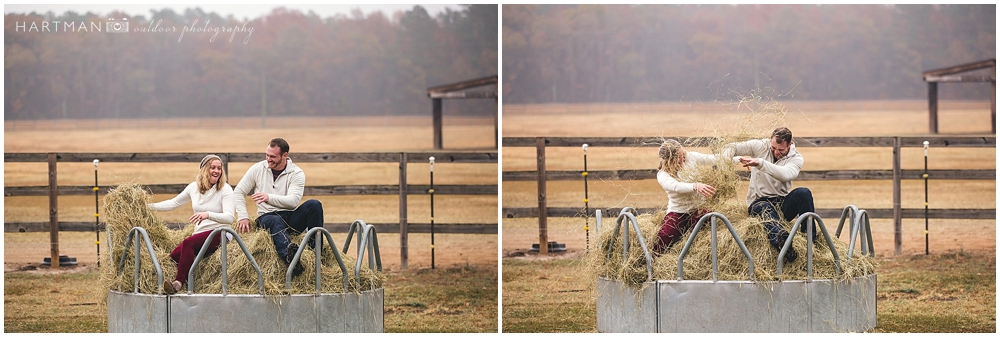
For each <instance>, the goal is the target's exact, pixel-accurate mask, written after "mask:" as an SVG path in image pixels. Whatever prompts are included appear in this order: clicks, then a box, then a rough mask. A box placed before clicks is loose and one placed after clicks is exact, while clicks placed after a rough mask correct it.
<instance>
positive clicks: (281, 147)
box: [267, 138, 288, 154]
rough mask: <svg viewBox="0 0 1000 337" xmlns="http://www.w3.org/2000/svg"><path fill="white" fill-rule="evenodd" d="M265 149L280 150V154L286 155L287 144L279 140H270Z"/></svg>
mask: <svg viewBox="0 0 1000 337" xmlns="http://www.w3.org/2000/svg"><path fill="white" fill-rule="evenodd" d="M267 147H277V148H278V149H279V150H281V154H285V153H288V142H286V141H285V140H284V139H281V138H275V139H272V140H271V142H270V143H268V144H267Z"/></svg>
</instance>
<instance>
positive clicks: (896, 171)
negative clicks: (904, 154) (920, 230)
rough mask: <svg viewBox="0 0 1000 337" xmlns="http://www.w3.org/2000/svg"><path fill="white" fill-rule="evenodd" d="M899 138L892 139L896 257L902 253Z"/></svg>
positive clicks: (893, 216) (893, 217) (893, 215)
mask: <svg viewBox="0 0 1000 337" xmlns="http://www.w3.org/2000/svg"><path fill="white" fill-rule="evenodd" d="M900 173H901V172H900V168H899V137H893V138H892V219H893V220H892V221H893V227H894V228H895V234H894V236H893V242H894V243H895V249H896V250H895V252H896V255H899V254H902V253H903V220H902V216H903V210H902V207H901V206H900V199H901V192H900V186H899V185H900V176H901V174H900Z"/></svg>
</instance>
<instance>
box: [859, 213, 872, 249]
mask: <svg viewBox="0 0 1000 337" xmlns="http://www.w3.org/2000/svg"><path fill="white" fill-rule="evenodd" d="M862 212H863V213H861V215H860V216H859V218H862V219H864V220H865V237H867V238H868V256H870V257H875V245H874V243H873V242H872V224H871V219H869V218H868V212H866V211H864V210H862ZM861 253H862V254H863V253H864V251H862V252H861Z"/></svg>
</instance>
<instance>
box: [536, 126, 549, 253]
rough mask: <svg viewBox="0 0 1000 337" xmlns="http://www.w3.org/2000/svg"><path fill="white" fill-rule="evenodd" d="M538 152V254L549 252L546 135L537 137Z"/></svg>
mask: <svg viewBox="0 0 1000 337" xmlns="http://www.w3.org/2000/svg"><path fill="white" fill-rule="evenodd" d="M535 150H536V153H537V154H538V254H541V255H548V254H549V233H548V231H549V230H548V223H547V220H546V217H548V213H549V212H548V210H547V209H546V207H545V204H546V200H545V198H546V196H545V137H537V138H535Z"/></svg>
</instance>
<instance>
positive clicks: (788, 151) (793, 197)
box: [723, 127, 816, 263]
mask: <svg viewBox="0 0 1000 337" xmlns="http://www.w3.org/2000/svg"><path fill="white" fill-rule="evenodd" d="M723 155H724V156H726V158H729V157H733V156H740V157H735V158H733V161H734V162H736V161H738V162H739V163H740V164H742V165H743V167H746V168H748V169H749V170H750V188H749V190H748V191H747V211H748V212H749V213H750V215H751V216H759V217H761V218H763V219H764V221H765V222H764V228H765V229H766V230H767V239H768V241H769V242H770V243H771V246H772V247H774V248H775V249H777V250H778V251H781V247H782V246H784V244H785V240H786V239H788V232H787V231H786V230H785V229H784V228H782V227H781V224H780V223H779V222H778V219H779V216H780V215H784V217H783V218H784V219H785V221H792V220H793V219H795V217H797V216H799V215H800V214H803V213H807V212H815V211H816V208H815V206H814V205H813V197H812V192H811V191H809V189H808V188H805V187H799V188H796V189H791V188H792V180H793V179H795V178H796V177H798V175H799V171H800V170H801V169H802V163H803V158H802V155H801V154H799V152H798V151H796V150H795V144H794V143H793V142H792V131H791V130H788V128H785V127H779V128H777V129H774V132H773V133H771V138H770V139H766V138H765V139H754V140H748V141H745V142H740V143H732V144H727V145H726V146H725V147H724V148H723ZM742 156H748V157H749V158H747V157H742ZM779 210H780V213H779ZM779 214H780V215H779ZM806 227H807V226H802V231H803V232H806V230H807V228H806ZM815 235H816V232H815V231H813V237H812V239H815V238H816V236H815ZM796 258H798V253H796V252H795V249H792V248H791V247H789V249H788V251H787V252H786V253H785V262H786V263H787V262H792V261H795V259H796Z"/></svg>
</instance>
